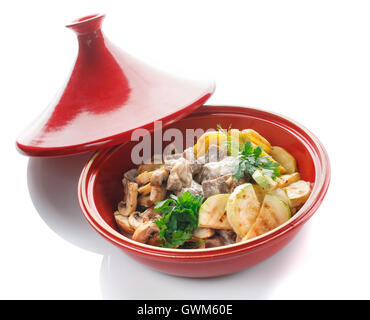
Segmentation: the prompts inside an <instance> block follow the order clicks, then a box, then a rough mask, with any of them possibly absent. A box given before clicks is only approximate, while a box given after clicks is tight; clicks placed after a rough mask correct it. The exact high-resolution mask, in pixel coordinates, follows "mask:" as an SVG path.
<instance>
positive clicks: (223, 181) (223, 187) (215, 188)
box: [202, 173, 233, 198]
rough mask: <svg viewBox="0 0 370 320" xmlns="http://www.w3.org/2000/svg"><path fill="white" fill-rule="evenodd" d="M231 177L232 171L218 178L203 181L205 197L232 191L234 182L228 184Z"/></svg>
mask: <svg viewBox="0 0 370 320" xmlns="http://www.w3.org/2000/svg"><path fill="white" fill-rule="evenodd" d="M230 177H231V173H229V174H227V175H224V176H222V177H218V178H216V179H211V180H205V181H203V182H202V189H203V194H204V197H205V198H209V197H210V196H213V195H215V194H219V193H230V191H231V189H232V187H233V186H232V184H228V183H227V181H228V180H229V178H230Z"/></svg>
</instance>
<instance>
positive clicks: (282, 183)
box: [275, 172, 301, 188]
mask: <svg viewBox="0 0 370 320" xmlns="http://www.w3.org/2000/svg"><path fill="white" fill-rule="evenodd" d="M300 179H301V175H300V174H299V172H294V173H291V174H283V175H282V176H280V177H278V178H276V179H275V181H276V182H277V184H278V187H279V188H284V187H287V186H289V185H290V184H292V183H293V182H297V181H298V180H300Z"/></svg>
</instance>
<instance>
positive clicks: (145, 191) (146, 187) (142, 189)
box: [137, 183, 151, 196]
mask: <svg viewBox="0 0 370 320" xmlns="http://www.w3.org/2000/svg"><path fill="white" fill-rule="evenodd" d="M150 190H151V185H150V183H148V184H146V185H144V186H142V187H140V188H139V189H138V190H137V191H138V192H139V193H140V194H141V195H143V196H145V195H147V194H149V193H150Z"/></svg>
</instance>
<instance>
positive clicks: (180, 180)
mask: <svg viewBox="0 0 370 320" xmlns="http://www.w3.org/2000/svg"><path fill="white" fill-rule="evenodd" d="M192 181H193V175H192V172H191V168H190V162H189V161H187V160H186V159H184V158H179V159H177V160H176V162H175V163H174V164H173V166H172V169H171V171H170V175H169V177H168V180H167V190H171V191H175V192H178V191H181V189H182V188H186V187H190V186H191V182H192Z"/></svg>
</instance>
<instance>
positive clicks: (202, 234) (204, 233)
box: [193, 228, 215, 239]
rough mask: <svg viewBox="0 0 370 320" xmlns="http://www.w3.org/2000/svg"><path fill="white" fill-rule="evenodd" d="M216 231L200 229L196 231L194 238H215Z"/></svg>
mask: <svg viewBox="0 0 370 320" xmlns="http://www.w3.org/2000/svg"><path fill="white" fill-rule="evenodd" d="M214 234H215V230H213V229H210V228H198V229H196V230H194V232H193V236H194V237H195V238H198V239H207V238H210V237H213V235H214Z"/></svg>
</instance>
